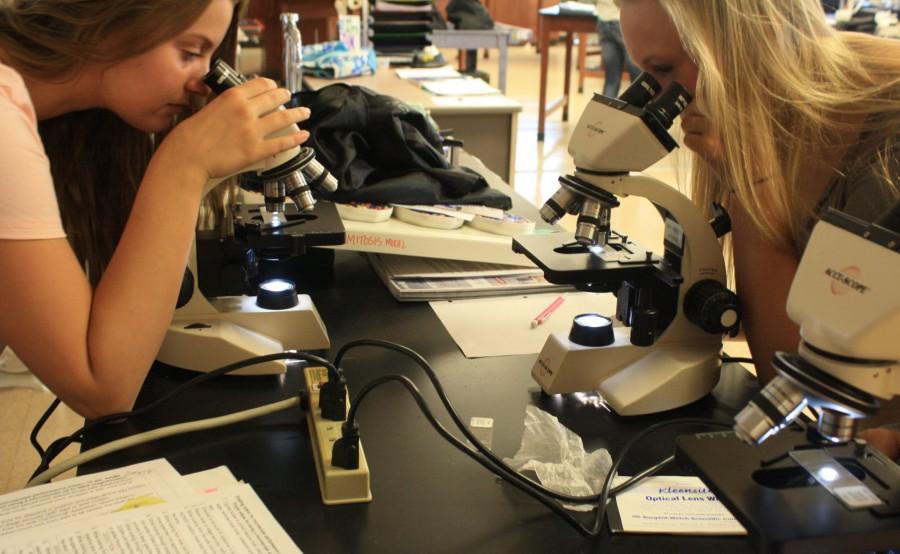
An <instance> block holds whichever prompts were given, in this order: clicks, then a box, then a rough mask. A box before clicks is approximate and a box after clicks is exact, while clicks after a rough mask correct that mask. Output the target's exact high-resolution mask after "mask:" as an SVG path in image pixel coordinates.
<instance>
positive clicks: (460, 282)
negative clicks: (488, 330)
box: [368, 254, 571, 301]
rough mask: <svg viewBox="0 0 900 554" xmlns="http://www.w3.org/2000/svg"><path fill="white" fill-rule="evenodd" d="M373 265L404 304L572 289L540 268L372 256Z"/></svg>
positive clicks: (395, 296)
mask: <svg viewBox="0 0 900 554" xmlns="http://www.w3.org/2000/svg"><path fill="white" fill-rule="evenodd" d="M368 257H369V263H371V264H372V267H373V268H374V269H375V272H376V273H377V274H378V276H379V277H381V280H382V281H383V282H384V284H385V286H387V288H388V290H389V291H390V293H391V294H392V295H393V296H394V298H396V299H397V300H400V301H413V300H442V299H447V298H476V297H481V296H502V295H508V294H527V293H532V292H552V291H558V290H570V289H571V287H569V286H568V285H556V284H553V283H550V282H548V281H547V280H546V279H545V278H544V273H543V271H541V270H540V269H538V268H537V267H517V266H510V265H501V264H491V263H483V262H468V261H458V260H447V259H442V258H420V257H417V256H398V255H391V254H369V255H368Z"/></svg>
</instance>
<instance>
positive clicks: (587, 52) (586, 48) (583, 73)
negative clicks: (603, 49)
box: [577, 33, 604, 94]
mask: <svg viewBox="0 0 900 554" xmlns="http://www.w3.org/2000/svg"><path fill="white" fill-rule="evenodd" d="M594 34H596V33H594ZM590 36H591V33H578V58H577V63H578V92H579V94H580V93H582V92H584V80H585V78H587V77H597V78H599V79H602V78H603V76H604V73H603V63H602V62H601V63H600V65H599V66H598V67H597V69H589V68H588V66H587V58H588V56H596V57H597V58H599V57H600V46H599V45H589V44H588V38H589V37H590Z"/></svg>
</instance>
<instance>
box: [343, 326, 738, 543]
mask: <svg viewBox="0 0 900 554" xmlns="http://www.w3.org/2000/svg"><path fill="white" fill-rule="evenodd" d="M358 346H378V347H382V348H386V349H389V350H394V351H396V352H400V353H402V354H404V355H406V356H408V357H409V358H411V359H412V360H413V361H415V362H416V363H417V364H418V365H419V366H420V367H421V368H422V369H423V370H424V371H425V373H426V375H427V376H428V378H429V380H430V381H431V382H432V384H433V385H434V388H435V390H436V392H437V394H438V397H439V398H440V400H441V402H442V403H443V405H444V408H445V409H446V410H447V412H448V414H449V415H450V418H451V419H452V420H453V422H454V423H455V424H456V426H457V428H459V430H460V431H461V432H462V434H463V435H465V437H466V438H467V439H468V440H469V442H470V443H471V444H472V445H473V446H474V447H475V448H476V449H477V450H478V452H480V453H481V454H482V455H483V456H484V458H486V460H483V459H481V458H477V457H476V456H475V455H474V454H475V452H473V451H472V450H471V449H470V448H468V447H467V446H465V444H464V443H462V442H461V441H459V439H457V438H456V437H455V436H453V435H452V434H451V433H450V432H449V431H447V430H446V429H445V428H444V427H443V426H441V425H440V423H438V422H437V421H436V420H435V423H433V424H432V425H433V426H434V425H435V424H436V425H437V426H439V427H440V428H439V429H438V427H435V429H437V430H438V432H439V433H440V434H441V435H442V436H444V438H446V439H447V440H448V441H450V442H451V443H452V444H454V445H455V446H456V445H457V443H458V444H459V445H462V448H464V449H465V450H464V452H465V453H466V454H468V455H470V457H473V459H476V461H478V462H479V463H481V464H482V465H483V466H485V467H486V468H488V469H490V470H491V471H492V472H493V473H495V474H497V475H499V476H500V477H501V478H503V479H504V480H505V481H507V482H510V483H511V484H513V485H514V486H516V487H517V488H519V489H520V490H522V491H524V492H526V493H527V494H528V495H529V496H532V497H533V498H535V499H537V500H538V501H540V502H541V503H542V504H544V505H545V506H547V507H548V508H550V509H551V510H552V511H554V512H555V513H557V514H560V512H562V514H565V515H562V514H560V515H561V517H563V518H564V519H565V520H566V521H567V523H569V524H570V525H572V526H573V527H575V529H576V530H577V531H579V532H580V533H582V534H584V535H588V536H596V535H597V534H598V533H599V530H600V524H601V523H602V519H603V516H604V515H605V511H606V506H605V504H606V501H607V499H608V498H609V496H610V495H615V494H618V493H619V492H621V491H623V490H625V489H627V488H628V487H631V486H632V485H633V484H635V483H637V482H638V481H640V480H641V479H643V478H644V477H646V476H648V475H652V474H654V473H656V472H657V471H659V470H661V469H662V468H663V467H665V466H667V465H668V464H670V463H672V461H674V456H670V457H668V458H666V459H665V460H663V461H662V462H660V463H658V464H655V465H654V466H653V467H651V468H648V469H647V470H644V471H642V472H640V473H639V474H638V475H635V476H634V477H632V478H630V479H629V480H628V481H626V482H624V483H622V484H621V485H618V486H616V487H612V486H611V483H612V480H611V479H610V478H609V476H608V477H607V481H606V482H605V483H604V488H603V490H602V491H601V492H600V493H599V494H596V495H591V496H584V497H578V496H570V495H567V494H563V493H560V492H557V491H554V490H552V489H548V488H546V487H544V486H543V485H541V484H540V483H537V482H536V481H534V480H532V479H529V478H528V477H525V476H524V475H522V474H521V473H519V472H517V471H515V470H514V469H512V468H510V467H509V466H508V465H506V463H504V462H503V461H502V460H501V459H500V458H498V457H497V456H496V455H495V454H494V453H493V452H492V451H491V450H490V449H488V448H487V447H485V446H484V445H483V444H482V443H481V441H480V440H478V438H476V437H475V436H474V434H472V433H471V431H469V429H468V428H467V427H466V426H465V424H464V423H463V421H462V419H461V418H460V417H459V415H458V413H457V412H456V410H455V409H454V408H453V405H452V403H451V402H450V399H449V398H448V397H447V395H446V393H445V392H444V389H443V386H442V385H441V384H440V381H439V380H438V378H437V375H436V374H435V372H434V369H433V368H432V367H431V365H430V364H429V363H428V361H427V360H425V358H423V357H422V356H421V355H420V354H418V353H417V352H415V351H414V350H412V349H410V348H408V347H405V346H403V345H400V344H396V343H393V342H390V341H385V340H379V339H361V340H356V341H351V342H348V343H347V344H345V345H344V346H342V347H341V348H340V349H339V350H338V352H337V354H336V355H335V358H334V364H335V366H336V367H337V368H338V371H342V368H341V361H342V360H343V358H344V355H345V354H346V353H347V351H349V350H350V349H352V348H356V347H358ZM396 377H402V376H396ZM404 379H406V378H405V377H404ZM391 380H397V379H391ZM407 380H408V379H407ZM380 382H381V381H379V380H378V379H376V380H374V381H371V382H370V383H369V384H367V385H366V386H365V387H364V388H363V389H362V390H360V393H359V395H358V396H357V398H356V399H355V400H354V401H353V402H352V403H351V405H350V410H349V412H348V414H347V421H348V422H355V419H356V410H357V409H358V406H359V401H360V400H361V399H362V398H363V397H364V396H365V394H368V392H369V391H370V390H371V388H370V387H369V385H373V387H374V386H377V384H380ZM409 383H410V385H412V387H413V388H414V389H415V391H416V393H418V388H416V387H415V384H413V383H412V381H409ZM407 389H408V390H409V391H410V392H411V393H412V394H414V395H415V394H416V393H413V390H412V389H409V387H407ZM364 392H365V394H364ZM418 394H421V393H418ZM416 402H417V404H419V405H420V408H422V409H423V412H424V410H425V409H427V406H424V400H422V403H419V401H418V399H417V401H416ZM423 406H424V407H423ZM426 418H429V421H431V418H433V415H430V411H429V414H426ZM678 424H685V425H687V424H693V425H708V426H712V427H724V428H729V429H730V428H731V425H730V424H726V423H722V422H718V421H714V420H709V419H676V420H671V421H666V422H661V423H658V424H656V425H652V426H650V427H648V428H647V429H645V430H644V431H642V432H641V433H639V434H638V435H636V436H635V437H634V438H633V439H632V440H631V441H629V442H628V443H626V445H625V447H624V448H623V450H622V454H621V455H620V457H619V459H618V460H617V462H616V463H615V464H614V465H613V468H618V465H619V464H620V463H621V459H622V458H624V455H625V454H626V453H627V452H628V450H630V449H631V447H632V446H633V444H634V443H636V442H637V441H638V440H640V439H641V438H643V437H644V436H646V435H647V434H649V433H652V432H653V431H655V430H657V429H661V428H663V427H667V426H669V425H678ZM457 447H458V448H459V446H457ZM484 462H490V464H492V467H488V465H486V463H484ZM612 472H613V469H611V470H610V474H612ZM546 497H550V498H554V499H557V500H562V501H565V502H570V503H578V504H584V503H589V504H590V503H595V502H597V503H599V504H598V510H597V511H598V512H600V516H599V518H597V519H596V520H595V524H594V526H593V527H592V528H591V529H588V528H586V527H584V525H583V524H582V523H581V522H580V521H578V520H577V519H575V518H573V517H572V516H571V514H569V513H568V512H567V511H565V510H564V509H563V508H561V507H560V506H559V505H558V504H557V503H555V502H551V501H549V500H548V499H547V498H546Z"/></svg>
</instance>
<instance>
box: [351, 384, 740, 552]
mask: <svg viewBox="0 0 900 554" xmlns="http://www.w3.org/2000/svg"><path fill="white" fill-rule="evenodd" d="M394 381H395V382H399V383H400V384H402V385H403V386H404V387H405V388H406V390H407V391H408V392H409V393H410V394H411V395H412V396H413V399H414V400H415V402H416V405H417V406H418V407H419V409H420V410H421V411H422V413H423V415H424V416H425V419H426V420H427V421H428V422H429V423H430V424H431V426H432V427H433V428H434V429H435V430H436V431H437V432H438V434H440V435H441V436H442V437H443V438H444V439H445V440H447V441H448V442H449V443H450V444H451V445H453V446H454V447H456V448H457V449H458V450H460V451H461V452H463V453H464V454H466V455H467V456H469V457H470V458H472V459H473V460H475V461H476V462H478V463H479V464H480V465H481V466H483V467H484V468H485V469H487V470H488V471H490V472H492V473H494V474H495V475H497V476H498V477H500V478H501V479H503V480H504V481H506V482H508V483H510V484H511V485H513V486H514V487H516V488H517V489H519V490H521V491H522V492H524V493H525V494H527V495H528V496H530V497H532V498H534V499H535V500H537V501H538V502H540V503H541V504H543V505H544V506H545V507H547V508H548V509H549V510H551V511H552V512H553V513H555V514H556V515H558V516H559V517H561V518H562V519H563V520H564V521H565V522H566V523H568V524H569V525H570V526H571V527H573V528H574V529H575V530H576V531H578V532H579V533H580V534H582V535H585V536H588V537H596V536H597V535H599V534H600V531H601V528H602V522H603V518H604V517H605V515H606V502H607V501H608V499H609V498H610V497H611V496H614V495H615V494H618V493H620V492H621V491H624V490H625V489H627V488H629V487H631V486H632V485H634V484H636V483H637V482H638V481H640V480H642V479H644V478H646V477H648V476H650V475H653V474H655V473H656V472H658V471H660V470H661V469H663V468H664V467H666V466H668V465H669V464H671V463H672V462H673V461H674V460H675V457H674V456H669V457H667V458H666V459H664V460H662V461H661V462H659V463H657V464H654V465H653V466H651V467H650V468H647V469H645V470H643V471H641V472H640V473H638V474H637V475H635V476H633V477H631V478H630V479H628V480H627V481H626V482H624V483H622V484H620V485H618V486H616V487H612V481H613V476H614V475H615V472H616V471H617V470H618V467H619V465H620V464H621V463H622V460H623V459H624V458H625V456H626V455H627V454H628V452H629V451H630V450H631V448H632V447H633V446H634V445H635V444H636V443H637V442H639V441H640V440H641V439H643V438H644V437H646V436H647V435H649V434H651V433H653V432H655V431H658V430H659V429H662V428H663V427H668V426H671V425H709V426H713V427H719V426H727V425H726V424H724V423H720V422H717V421H713V420H708V419H694V418H683V419H677V420H671V421H665V422H661V423H657V424H655V425H651V426H650V427H648V428H647V429H645V430H643V431H642V432H640V433H638V434H637V435H635V436H634V437H633V438H632V439H631V440H629V441H628V442H627V443H626V444H625V446H624V447H623V449H622V453H621V455H620V456H619V458H618V459H617V460H616V461H615V462H614V463H613V465H612V467H611V468H610V472H609V474H608V475H607V478H606V480H605V481H604V483H603V489H602V491H601V492H600V494H599V495H597V496H598V498H599V499H600V502H599V504H598V506H597V511H596V515H595V517H594V523H593V525H592V526H591V527H590V528H588V527H586V526H585V525H584V524H583V523H582V522H581V521H579V520H578V519H577V518H575V517H574V516H573V515H572V514H571V513H569V511H567V510H566V509H565V508H563V507H562V506H560V505H559V504H558V503H557V502H555V501H553V500H551V499H550V498H548V495H545V494H542V493H541V492H540V491H539V490H537V489H538V488H543V487H533V486H531V485H530V484H528V483H523V482H521V481H519V480H516V479H512V478H511V475H509V474H508V472H506V471H504V470H502V469H500V468H499V467H497V466H496V465H494V464H493V463H492V461H491V460H490V459H488V458H487V457H486V456H480V455H479V452H477V451H476V450H474V449H472V448H471V447H469V446H468V445H466V444H465V443H464V442H462V441H461V440H459V439H458V438H457V437H456V436H454V435H453V434H452V433H450V432H449V431H448V430H447V429H446V428H445V427H444V426H443V425H441V423H440V422H439V421H438V420H437V418H435V416H434V413H433V412H432V411H431V409H430V408H429V407H428V404H427V403H426V402H425V399H424V397H423V396H422V393H421V391H420V390H419V388H418V387H416V385H415V383H413V382H412V381H411V380H410V379H409V378H408V377H406V376H404V375H385V376H382V377H379V378H376V379H374V380H372V381H370V382H368V383H367V384H366V385H365V386H363V388H362V389H360V391H359V393H358V395H357V397H356V398H355V399H354V400H353V402H352V403H351V405H350V410H349V412H348V414H347V421H348V422H352V421H355V418H356V411H357V410H358V409H359V406H360V404H361V402H362V401H363V399H364V398H366V397H367V396H368V394H369V393H370V392H371V391H372V390H374V389H375V388H377V387H379V386H381V385H383V384H385V383H389V382H394ZM517 475H520V476H521V474H518V473H517ZM526 481H528V482H529V483H533V481H531V480H530V479H526ZM563 496H564V495H563ZM573 498H578V497H573ZM585 498H593V497H584V498H578V501H579V502H582V503H584V500H585Z"/></svg>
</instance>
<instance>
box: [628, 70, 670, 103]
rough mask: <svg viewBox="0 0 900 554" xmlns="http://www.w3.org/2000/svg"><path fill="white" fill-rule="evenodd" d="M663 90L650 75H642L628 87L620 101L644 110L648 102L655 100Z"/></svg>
mask: <svg viewBox="0 0 900 554" xmlns="http://www.w3.org/2000/svg"><path fill="white" fill-rule="evenodd" d="M661 90H662V87H661V86H660V84H659V82H658V81H657V80H656V79H654V78H653V77H652V76H651V75H650V74H649V73H641V74H640V75H638V76H637V78H636V79H635V80H634V81H633V82H632V83H631V84H630V85H628V88H627V89H625V92H623V93H622V94H620V95H619V100H622V101H623V102H626V103H628V104H631V105H632V106H635V107H637V108H643V107H644V106H646V105H647V102H649V101H650V100H652V99H653V97H654V96H656V95H657V94H659V91H661Z"/></svg>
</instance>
